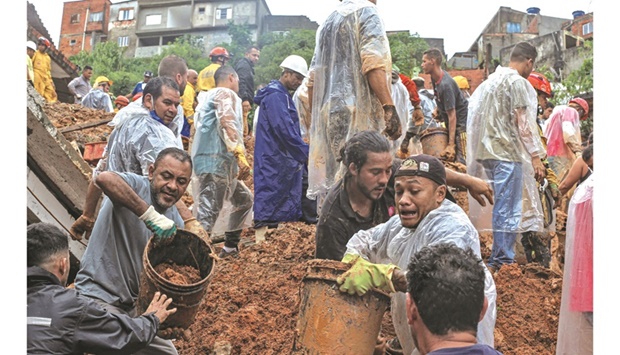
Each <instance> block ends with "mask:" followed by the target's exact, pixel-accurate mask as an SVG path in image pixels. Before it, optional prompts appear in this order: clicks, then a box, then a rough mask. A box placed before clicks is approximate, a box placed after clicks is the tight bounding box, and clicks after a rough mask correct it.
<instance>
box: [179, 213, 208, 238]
mask: <svg viewBox="0 0 620 355" xmlns="http://www.w3.org/2000/svg"><path fill="white" fill-rule="evenodd" d="M183 223H184V224H185V227H184V229H185V230H186V231H188V232H191V233H194V234H196V235H197V236H199V237H200V238H201V239H204V240H205V241H206V242H207V243H209V244H211V238H209V233H207V231H206V230H205V229H204V228H202V224H200V222H198V221H197V220H196V217H192V218H189V219H186V220H185V221H183Z"/></svg>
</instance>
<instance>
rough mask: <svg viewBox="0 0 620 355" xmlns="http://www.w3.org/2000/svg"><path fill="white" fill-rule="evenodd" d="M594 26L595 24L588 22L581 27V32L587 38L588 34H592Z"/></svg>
mask: <svg viewBox="0 0 620 355" xmlns="http://www.w3.org/2000/svg"><path fill="white" fill-rule="evenodd" d="M593 24H594V22H588V23H584V24H583V26H582V27H581V32H582V34H583V35H584V36H585V35H587V34H590V33H592V25H593Z"/></svg>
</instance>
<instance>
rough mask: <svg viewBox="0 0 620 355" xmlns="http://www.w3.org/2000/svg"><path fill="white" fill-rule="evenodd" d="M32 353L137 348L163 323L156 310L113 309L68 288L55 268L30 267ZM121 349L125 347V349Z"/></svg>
mask: <svg viewBox="0 0 620 355" xmlns="http://www.w3.org/2000/svg"><path fill="white" fill-rule="evenodd" d="M27 273H28V276H27V277H28V281H27V282H28V298H27V302H28V307H27V311H28V318H27V324H28V326H27V331H28V336H27V338H28V348H27V351H28V354H80V355H81V354H83V353H97V354H98V353H101V352H103V351H106V353H112V351H113V350H118V351H120V350H122V351H123V352H122V353H123V354H126V353H132V352H135V351H137V350H139V349H141V348H143V347H145V346H146V345H147V344H149V343H150V342H151V341H152V340H153V339H154V338H155V335H156V333H157V329H158V328H159V319H158V318H157V317H156V316H155V314H154V313H151V314H149V315H145V316H140V317H137V318H131V317H129V316H127V315H123V314H115V313H109V312H107V311H105V310H104V309H103V308H102V307H101V306H99V304H97V303H96V302H95V301H93V300H92V299H90V298H88V297H85V296H81V295H80V294H79V293H78V292H77V291H76V290H74V289H71V288H65V287H63V286H62V285H61V284H60V281H59V280H58V278H57V277H56V276H54V275H53V274H52V273H50V272H48V271H47V270H44V269H42V268H40V267H38V266H31V267H28V271H27ZM119 353H120V352H119Z"/></svg>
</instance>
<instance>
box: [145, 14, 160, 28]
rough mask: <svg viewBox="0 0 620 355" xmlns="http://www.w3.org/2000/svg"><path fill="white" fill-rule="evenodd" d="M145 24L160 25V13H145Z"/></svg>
mask: <svg viewBox="0 0 620 355" xmlns="http://www.w3.org/2000/svg"><path fill="white" fill-rule="evenodd" d="M146 25H147V26H149V25H161V15H147V16H146Z"/></svg>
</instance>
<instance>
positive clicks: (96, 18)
mask: <svg viewBox="0 0 620 355" xmlns="http://www.w3.org/2000/svg"><path fill="white" fill-rule="evenodd" d="M89 21H90V22H101V21H103V12H93V13H91V14H90V17H89Z"/></svg>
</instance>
